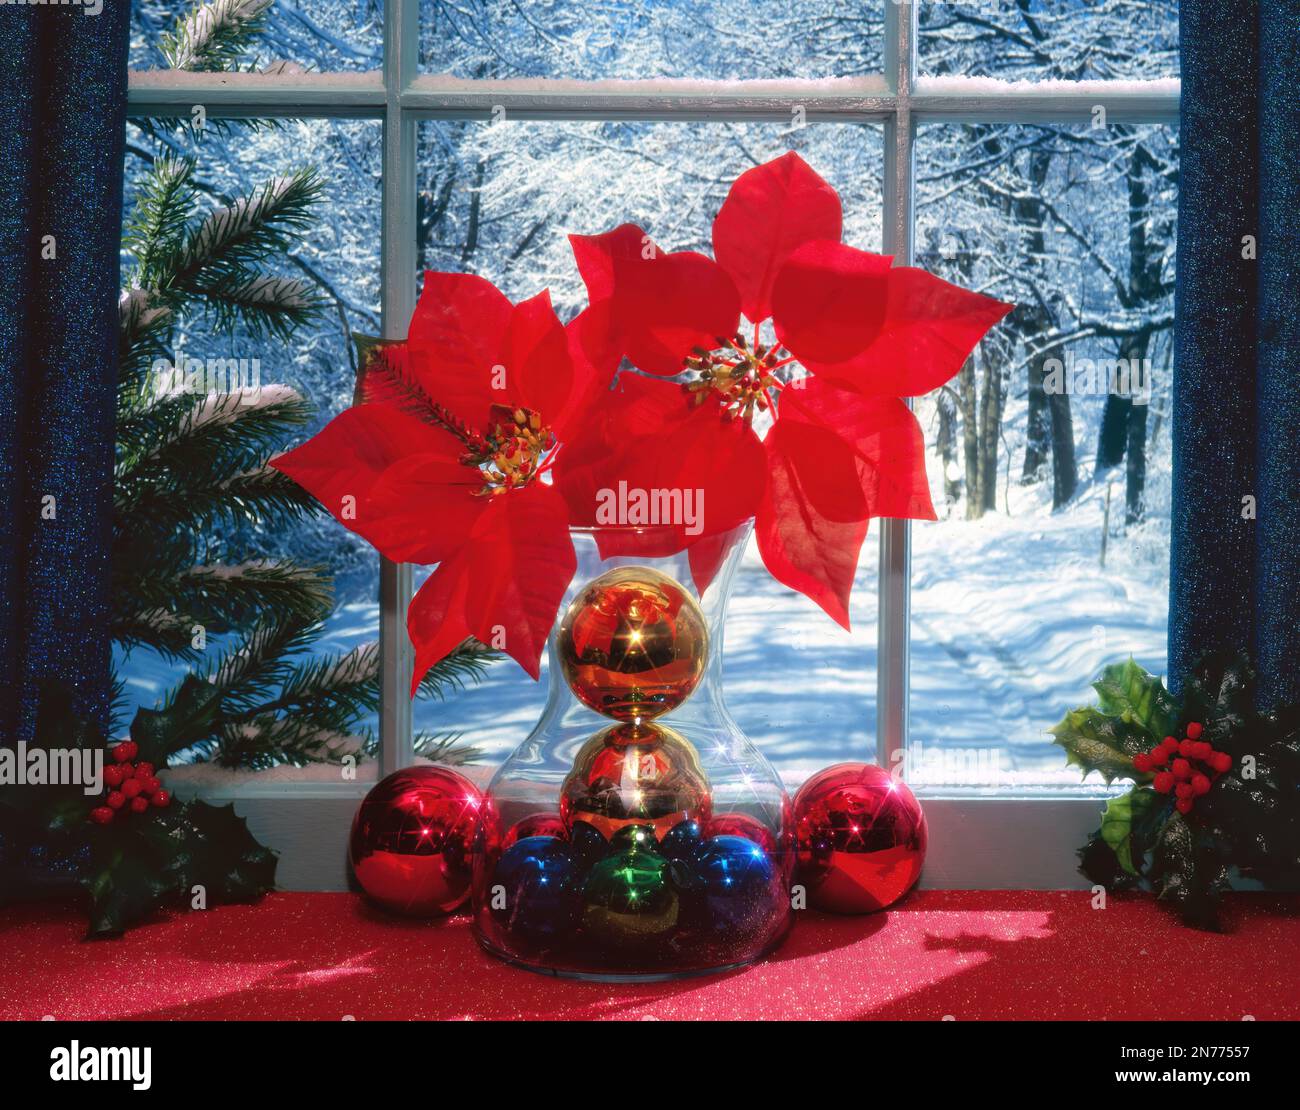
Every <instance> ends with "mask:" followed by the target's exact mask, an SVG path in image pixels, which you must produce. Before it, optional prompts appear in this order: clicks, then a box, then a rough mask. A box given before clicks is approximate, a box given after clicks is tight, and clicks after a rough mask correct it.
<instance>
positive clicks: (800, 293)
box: [772, 239, 893, 366]
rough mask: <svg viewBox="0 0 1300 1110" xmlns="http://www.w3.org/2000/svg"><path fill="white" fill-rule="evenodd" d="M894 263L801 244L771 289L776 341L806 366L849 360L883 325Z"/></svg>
mask: <svg viewBox="0 0 1300 1110" xmlns="http://www.w3.org/2000/svg"><path fill="white" fill-rule="evenodd" d="M892 264H893V259H892V258H890V257H889V255H885V254H872V253H871V252H870V251H860V250H858V249H857V248H856V247H849V246H845V245H844V244H843V243H840V242H836V241H833V240H830V239H821V240H818V241H816V242H812V243H805V244H804V245H803V246H801V247H799V248H798V250H796V251H794V252H793V253H792V254H791V255H790V256H789V258H787V259H786V261H785V265H783V266H782V267H781V269H780V271H779V272H778V273H777V275H776V280H775V282H774V283H773V286H772V323H773V324H774V325H775V327H776V335H777V338H778V339H779V340H780V341H781V342H782V343H783V344H784V345H785V346H786V347H787V348H788V349H789V351H790V353H791V354H793V355H796V356H797V357H798V358H799V360H800V361H801V362H803V363H804V365H805V366H806V365H807V364H808V363H809V362H810V361H811V362H839V361H842V360H844V359H848V358H852V357H853V356H854V355H856V354H858V353H859V352H860V351H861V350H862V349H863V348H864V347H866V346H867V344H868V343H870V342H871V341H872V340H873V339H874V338H875V337H876V336H877V335H878V334H879V333H880V329H881V327H882V326H883V324H884V321H885V302H886V295H887V292H888V275H889V270H890V266H891V265H892Z"/></svg>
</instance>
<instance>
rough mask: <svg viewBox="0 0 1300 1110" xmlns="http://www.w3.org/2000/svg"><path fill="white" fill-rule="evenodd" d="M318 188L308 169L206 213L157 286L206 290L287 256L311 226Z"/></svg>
mask: <svg viewBox="0 0 1300 1110" xmlns="http://www.w3.org/2000/svg"><path fill="white" fill-rule="evenodd" d="M323 191H324V187H323V185H322V182H321V178H320V175H319V174H318V173H317V172H316V169H315V168H314V167H311V166H308V167H305V168H303V169H300V170H298V171H297V172H295V173H292V174H290V175H288V176H286V177H276V178H272V179H271V180H269V181H267V182H266V184H264V185H263V186H262V187H261V188H260V189H254V190H253V191H251V192H249V193H247V194H245V195H244V196H242V197H239V198H237V199H236V200H234V201H233V202H231V203H230V204H226V205H222V206H221V207H219V208H217V209H215V210H214V211H212V212H210V213H208V215H207V216H205V217H204V219H203V220H202V222H201V223H199V224H198V226H197V227H194V228H192V229H191V230H190V231H189V232H188V233H187V235H186V237H185V241H184V243H183V244H182V245H181V246H180V248H179V249H178V250H177V251H176V252H175V253H174V254H173V256H172V257H171V258H170V259H169V260H168V266H169V270H170V273H169V274H168V275H167V279H166V281H165V282H164V283H163V284H165V285H167V286H168V287H169V288H170V287H175V288H177V289H180V290H192V289H197V288H202V287H204V286H210V285H212V284H214V283H218V282H220V281H221V280H223V279H229V278H231V277H232V276H234V277H241V278H246V277H247V276H248V271H249V269H250V268H252V267H254V266H256V265H257V264H258V263H260V262H265V261H267V260H269V259H272V258H276V257H278V256H281V255H283V254H285V253H287V252H288V250H289V249H290V248H291V247H292V246H293V242H294V238H295V236H296V235H298V234H301V233H302V232H304V231H306V230H307V228H308V227H309V226H310V224H311V215H312V208H313V207H314V206H315V205H316V204H317V203H318V202H319V201H320V199H321V196H322V195H323Z"/></svg>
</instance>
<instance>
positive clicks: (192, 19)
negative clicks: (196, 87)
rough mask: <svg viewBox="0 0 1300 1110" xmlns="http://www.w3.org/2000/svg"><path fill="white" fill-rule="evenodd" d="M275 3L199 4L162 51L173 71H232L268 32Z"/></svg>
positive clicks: (218, 0)
mask: <svg viewBox="0 0 1300 1110" xmlns="http://www.w3.org/2000/svg"><path fill="white" fill-rule="evenodd" d="M272 2H273V0H210V2H208V3H199V4H195V5H194V7H192V8H191V9H190V10H189V12H188V13H187V14H186V15H185V16H184V18H182V19H181V20H180V21H179V22H178V23H177V24H176V26H175V28H173V29H172V30H171V31H170V32H168V33H166V34H164V35H162V36H161V38H160V40H159V44H158V45H159V49H160V50H161V51H162V55H163V57H164V58H165V59H166V60H167V64H168V65H169V66H171V67H172V69H188V70H198V71H201V72H210V73H211V72H220V71H222V70H226V69H230V68H231V67H232V66H233V65H234V64H235V63H236V62H238V60H239V59H240V57H242V56H243V54H245V53H246V52H247V50H248V49H249V47H250V46H251V45H252V40H253V39H254V38H255V37H256V36H257V35H259V34H260V33H261V32H262V31H263V30H265V29H266V13H267V11H268V9H269V8H270V7H271V4H272Z"/></svg>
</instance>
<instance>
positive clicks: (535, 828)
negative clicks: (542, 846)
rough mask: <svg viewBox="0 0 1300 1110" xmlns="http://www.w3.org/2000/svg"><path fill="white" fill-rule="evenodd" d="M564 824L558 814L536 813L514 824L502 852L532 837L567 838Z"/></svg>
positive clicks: (508, 832)
mask: <svg viewBox="0 0 1300 1110" xmlns="http://www.w3.org/2000/svg"><path fill="white" fill-rule="evenodd" d="M566 835H567V834H566V832H565V828H564V822H563V820H561V819H560V815H559V814H558V813H534V814H533V815H532V816H531V817H525V818H524V819H523V820H522V821H520V822H518V823H517V824H514V825H512V826H511V827H510V829H509V831H507V833H506V835H505V837H504V839H503V840H502V841H501V848H502V851H505V850H508V849H509V848H511V847H513V846H514V845H515V844H517V843H518V842H519V841H521V840H523V839H525V838H526V837H530V836H555V837H560V838H563V837H564V836H566Z"/></svg>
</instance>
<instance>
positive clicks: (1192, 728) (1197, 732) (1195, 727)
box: [1187, 721, 1202, 740]
mask: <svg viewBox="0 0 1300 1110" xmlns="http://www.w3.org/2000/svg"><path fill="white" fill-rule="evenodd" d="M1201 731H1202V729H1201V726H1200V725H1199V724H1197V723H1196V722H1195V721H1193V722H1192V723H1191V724H1190V725H1188V726H1187V737H1188V739H1189V740H1199V739H1200V738H1201Z"/></svg>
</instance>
